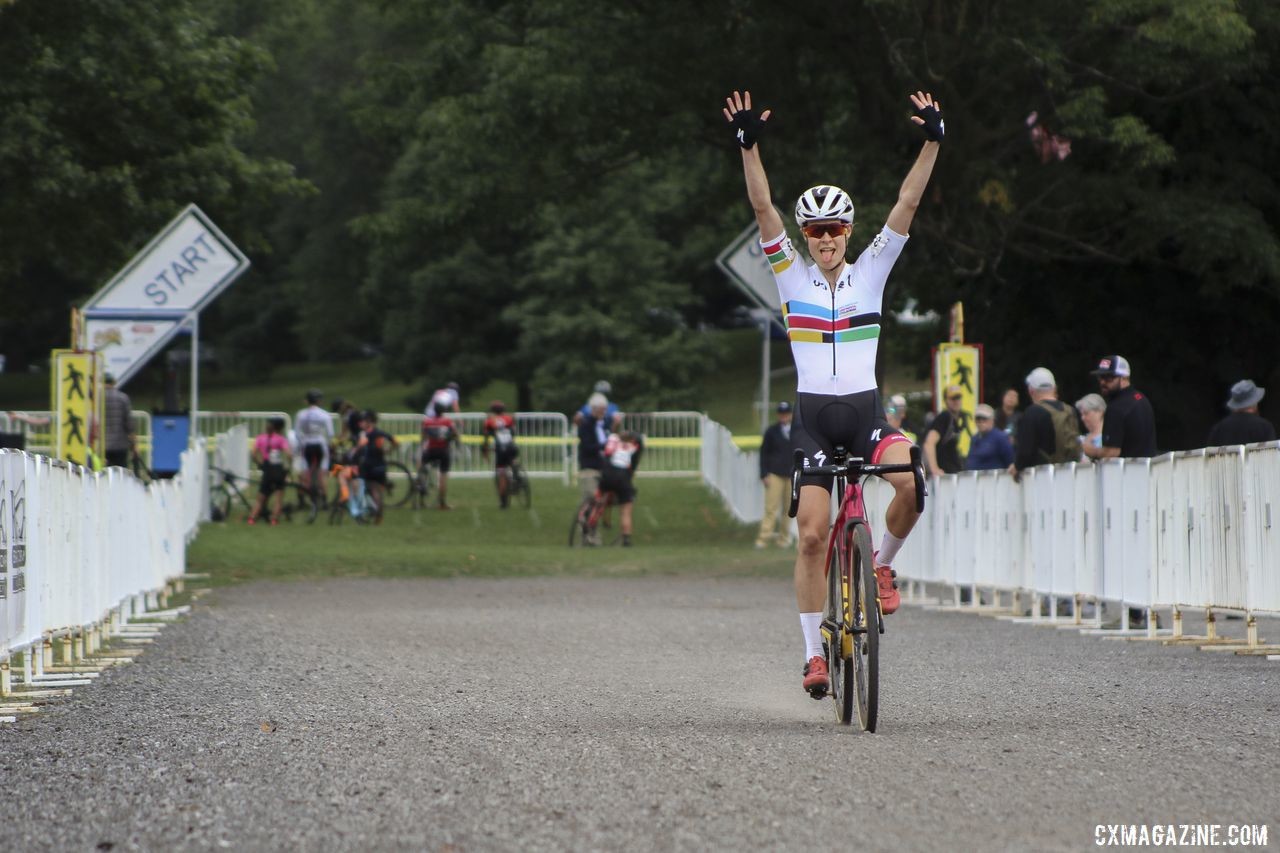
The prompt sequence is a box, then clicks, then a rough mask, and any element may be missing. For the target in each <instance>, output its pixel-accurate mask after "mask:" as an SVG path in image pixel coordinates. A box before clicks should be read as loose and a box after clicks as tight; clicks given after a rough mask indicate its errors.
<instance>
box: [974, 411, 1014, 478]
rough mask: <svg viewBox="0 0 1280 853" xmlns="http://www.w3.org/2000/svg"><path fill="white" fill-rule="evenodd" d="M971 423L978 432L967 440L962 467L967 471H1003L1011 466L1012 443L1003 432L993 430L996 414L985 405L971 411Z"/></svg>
mask: <svg viewBox="0 0 1280 853" xmlns="http://www.w3.org/2000/svg"><path fill="white" fill-rule="evenodd" d="M973 422H974V423H975V424H977V425H978V431H977V432H976V433H974V434H973V437H972V438H970V439H969V455H968V456H967V457H965V460H964V467H965V469H966V470H968V471H1003V470H1004V469H1006V468H1008V467H1009V466H1010V465H1012V464H1013V442H1011V441H1010V440H1009V436H1008V435H1007V434H1006V433H1005V431H1004V430H1000V429H995V424H996V412H995V409H992V408H991V407H990V406H988V405H987V404H986V403H979V404H978V405H977V406H975V407H974V409H973Z"/></svg>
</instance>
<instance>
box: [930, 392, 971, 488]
mask: <svg viewBox="0 0 1280 853" xmlns="http://www.w3.org/2000/svg"><path fill="white" fill-rule="evenodd" d="M963 401H964V392H963V390H962V389H961V388H960V386H959V385H948V386H947V391H946V404H947V405H946V408H944V409H943V410H942V411H941V412H938V414H937V415H936V416H935V417H934V419H933V421H932V422H930V424H929V430H928V431H927V432H926V433H925V435H924V458H925V462H926V463H927V464H928V466H929V472H928V473H929V474H930V475H932V476H934V477H941V476H942V475H943V474H958V473H960V472H961V471H963V470H964V460H963V459H962V458H961V457H960V432H961V431H962V430H963V431H965V432H967V431H968V430H969V416H968V414H967V413H965V412H964V411H963V410H962V409H961V408H960V405H961V403H963Z"/></svg>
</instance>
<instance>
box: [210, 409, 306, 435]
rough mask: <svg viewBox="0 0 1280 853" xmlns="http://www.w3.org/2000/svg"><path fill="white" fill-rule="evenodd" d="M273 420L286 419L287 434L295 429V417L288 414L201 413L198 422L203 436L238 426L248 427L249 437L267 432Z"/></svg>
mask: <svg viewBox="0 0 1280 853" xmlns="http://www.w3.org/2000/svg"><path fill="white" fill-rule="evenodd" d="M272 418H284V429H285V432H288V431H289V430H291V429H293V416H292V415H290V414H289V413H288V412H200V413H199V416H198V417H197V419H196V422H197V423H198V424H199V426H200V434H201V435H203V436H214V435H217V434H218V433H221V432H226V431H227V430H229V429H231V428H232V427H233V426H236V425H238V424H244V425H245V426H247V427H248V428H249V435H258V434H259V433H263V432H266V431H267V421H269V420H271V419H272Z"/></svg>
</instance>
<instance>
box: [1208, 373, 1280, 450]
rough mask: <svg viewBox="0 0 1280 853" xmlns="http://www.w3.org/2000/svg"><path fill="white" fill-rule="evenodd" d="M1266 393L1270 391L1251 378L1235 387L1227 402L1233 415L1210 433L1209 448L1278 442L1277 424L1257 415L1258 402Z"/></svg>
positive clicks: (1219, 423) (1232, 388)
mask: <svg viewBox="0 0 1280 853" xmlns="http://www.w3.org/2000/svg"><path fill="white" fill-rule="evenodd" d="M1266 393H1267V389H1266V388H1259V387H1258V386H1257V385H1255V384H1254V382H1253V380H1252V379H1241V380H1240V381H1239V382H1237V383H1236V384H1235V385H1232V386H1231V399H1229V400H1227V408H1228V409H1230V410H1231V414H1229V415H1227V416H1226V417H1225V418H1223V419H1222V420H1220V421H1218V422H1217V423H1216V424H1214V425H1213V429H1211V430H1209V447H1226V446H1227V445H1229V444H1254V443H1256V442H1259V441H1275V440H1276V428H1275V425H1274V424H1272V423H1271V421H1269V420H1267V419H1266V418H1264V417H1262V416H1261V415H1259V414H1258V403H1260V402H1262V395H1264V394H1266Z"/></svg>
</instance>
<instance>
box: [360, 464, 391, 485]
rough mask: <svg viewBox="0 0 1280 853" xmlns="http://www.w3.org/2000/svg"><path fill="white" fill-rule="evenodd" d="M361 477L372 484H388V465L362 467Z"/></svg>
mask: <svg viewBox="0 0 1280 853" xmlns="http://www.w3.org/2000/svg"><path fill="white" fill-rule="evenodd" d="M360 476H361V478H363V479H364V480H365V481H367V482H370V483H386V482H387V466H386V465H368V466H366V465H361V466H360Z"/></svg>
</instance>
